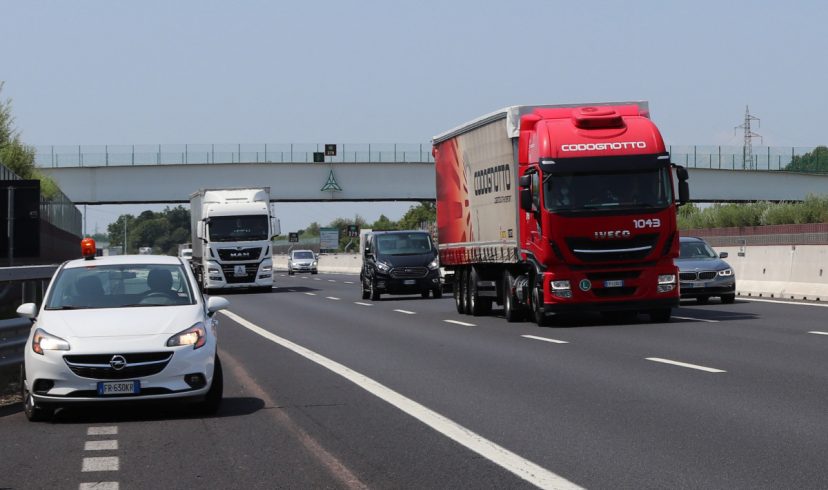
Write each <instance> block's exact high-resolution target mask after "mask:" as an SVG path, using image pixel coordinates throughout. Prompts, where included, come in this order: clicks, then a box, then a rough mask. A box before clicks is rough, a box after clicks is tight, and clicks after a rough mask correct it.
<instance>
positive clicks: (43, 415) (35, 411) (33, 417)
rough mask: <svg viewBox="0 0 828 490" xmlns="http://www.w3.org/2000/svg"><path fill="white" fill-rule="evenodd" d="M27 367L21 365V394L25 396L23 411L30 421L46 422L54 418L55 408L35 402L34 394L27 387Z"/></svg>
mask: <svg viewBox="0 0 828 490" xmlns="http://www.w3.org/2000/svg"><path fill="white" fill-rule="evenodd" d="M25 381H26V369H25V367H24V366H20V395H21V396H22V398H23V413H24V414H26V418H27V419H28V420H29V422H46V421H48V420H50V419H51V418H52V415H54V413H55V409H54V408H51V407H44V406H41V405H38V404H37V402H35V399H34V395H32V393H31V392H30V391H29V390H27V389H26V383H25Z"/></svg>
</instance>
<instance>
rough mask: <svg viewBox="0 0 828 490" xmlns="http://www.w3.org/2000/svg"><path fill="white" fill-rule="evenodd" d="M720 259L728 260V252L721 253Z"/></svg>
mask: <svg viewBox="0 0 828 490" xmlns="http://www.w3.org/2000/svg"><path fill="white" fill-rule="evenodd" d="M719 258H720V259H726V258H727V252H722V253H720V254H719Z"/></svg>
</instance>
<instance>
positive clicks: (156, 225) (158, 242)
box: [107, 206, 191, 255]
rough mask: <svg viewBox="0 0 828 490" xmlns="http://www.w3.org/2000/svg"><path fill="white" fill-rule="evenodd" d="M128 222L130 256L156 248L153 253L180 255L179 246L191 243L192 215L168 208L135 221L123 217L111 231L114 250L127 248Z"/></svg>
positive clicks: (188, 212)
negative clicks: (116, 247) (140, 249)
mask: <svg viewBox="0 0 828 490" xmlns="http://www.w3.org/2000/svg"><path fill="white" fill-rule="evenodd" d="M124 222H126V228H127V230H126V231H127V247H128V250H127V251H126V253H135V252H136V251H137V250H138V248H139V247H152V249H153V253H158V254H166V255H176V254H177V253H178V246H179V245H180V244H182V243H190V241H191V238H190V211H189V210H188V209H186V208H184V207H183V206H176V207H174V208H170V207H166V208H165V209H164V210H163V211H161V212H159V213H155V212H152V211H144V212H142V213H141V214H139V215H138V217H134V216H132V215H131V214H126V215H121V216H119V217H118V219H117V220H116V221H115V222H114V223H112V224H110V225H109V226H108V227H107V232H108V233H109V244H110V246H123V244H124Z"/></svg>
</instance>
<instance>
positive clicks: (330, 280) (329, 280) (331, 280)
mask: <svg viewBox="0 0 828 490" xmlns="http://www.w3.org/2000/svg"><path fill="white" fill-rule="evenodd" d="M328 282H336V281H334V280H333V279H328Z"/></svg>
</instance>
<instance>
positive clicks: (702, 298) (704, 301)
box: [696, 296, 710, 305]
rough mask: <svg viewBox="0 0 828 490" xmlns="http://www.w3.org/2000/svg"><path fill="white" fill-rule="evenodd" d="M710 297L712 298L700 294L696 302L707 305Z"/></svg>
mask: <svg viewBox="0 0 828 490" xmlns="http://www.w3.org/2000/svg"><path fill="white" fill-rule="evenodd" d="M709 299H710V298H709V297H707V296H699V297H698V298H696V303H698V304H700V305H705V304H707V300H709Z"/></svg>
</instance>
